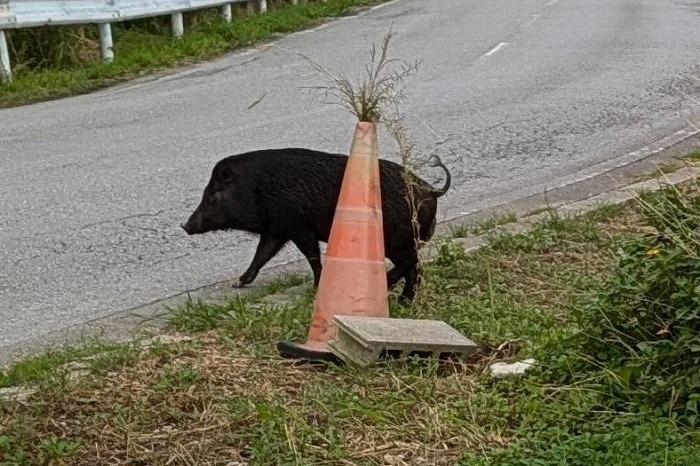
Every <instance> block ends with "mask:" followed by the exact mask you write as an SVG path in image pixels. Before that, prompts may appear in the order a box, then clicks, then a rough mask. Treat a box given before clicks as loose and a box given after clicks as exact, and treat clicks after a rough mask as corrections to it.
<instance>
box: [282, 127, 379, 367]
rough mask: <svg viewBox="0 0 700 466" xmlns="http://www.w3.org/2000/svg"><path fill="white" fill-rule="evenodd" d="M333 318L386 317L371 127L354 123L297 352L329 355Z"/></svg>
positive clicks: (376, 162)
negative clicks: (304, 332)
mask: <svg viewBox="0 0 700 466" xmlns="http://www.w3.org/2000/svg"><path fill="white" fill-rule="evenodd" d="M336 315H356V316H365V317H389V304H388V300H387V280H386V268H385V265H384V227H383V220H382V198H381V190H380V180H379V157H378V151H377V132H376V125H375V124H374V123H368V122H358V123H357V126H356V127H355V133H354V136H353V140H352V145H351V147H350V155H349V157H348V162H347V165H346V167H345V173H344V175H343V182H342V186H341V190H340V195H339V197H338V203H337V206H336V210H335V215H334V218H333V225H332V227H331V232H330V236H329V238H328V247H327V249H326V256H325V260H324V263H323V269H322V271H321V279H320V281H319V285H318V291H317V293H316V299H315V301H314V310H313V315H312V319H311V327H310V329H309V335H308V339H307V341H306V343H304V344H303V345H295V346H296V347H297V348H298V349H299V350H300V352H301V353H303V352H304V349H306V350H310V351H311V352H312V353H329V354H330V353H331V352H330V350H329V349H328V348H327V347H326V343H327V342H328V341H331V340H332V339H334V338H335V336H336V333H337V329H336V327H335V324H334V323H333V316H336ZM287 345H289V344H287ZM288 347H289V346H287V348H288ZM307 353H308V352H307Z"/></svg>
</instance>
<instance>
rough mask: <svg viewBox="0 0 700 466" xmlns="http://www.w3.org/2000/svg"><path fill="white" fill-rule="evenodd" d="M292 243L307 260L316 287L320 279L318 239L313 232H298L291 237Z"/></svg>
mask: <svg viewBox="0 0 700 466" xmlns="http://www.w3.org/2000/svg"><path fill="white" fill-rule="evenodd" d="M291 239H292V243H294V244H295V245H296V247H297V248H299V250H300V251H301V253H302V254H304V256H305V257H306V260H307V261H309V265H310V266H311V270H312V271H313V273H314V288H317V287H318V282H319V281H320V280H321V249H320V248H319V247H318V239H316V236H315V235H314V234H313V233H299V234H295V235H293V236H292V237H291Z"/></svg>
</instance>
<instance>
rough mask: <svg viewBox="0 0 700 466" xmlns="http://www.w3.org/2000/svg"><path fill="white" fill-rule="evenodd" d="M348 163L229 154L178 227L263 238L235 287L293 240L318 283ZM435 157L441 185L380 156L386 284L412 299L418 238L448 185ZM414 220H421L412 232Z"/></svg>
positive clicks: (342, 158) (318, 155)
mask: <svg viewBox="0 0 700 466" xmlns="http://www.w3.org/2000/svg"><path fill="white" fill-rule="evenodd" d="M347 160H348V157H347V156H346V155H342V154H329V153H327V152H321V151H315V150H310V149H300V148H288V149H267V150H257V151H252V152H246V153H242V154H238V155H232V156H229V157H226V158H224V159H222V160H220V161H219V162H218V163H217V164H216V165H215V166H214V169H213V171H212V174H211V179H210V180H209V183H208V184H207V186H206V188H205V189H204V195H203V197H202V201H201V203H200V204H199V206H198V207H197V209H196V210H195V211H194V212H193V213H192V215H191V216H190V218H189V220H187V223H185V224H183V225H182V228H183V229H184V230H185V231H186V232H187V234H189V235H194V234H202V233H206V232H209V231H214V230H227V229H234V230H243V231H248V232H251V233H256V234H258V235H260V242H259V243H258V246H257V249H256V251H255V256H254V257H253V260H252V262H251V264H250V266H249V267H248V269H247V270H246V271H245V272H244V273H243V275H241V276H240V278H239V286H244V285H247V284H249V283H251V282H252V281H253V280H254V279H255V277H256V276H257V275H258V272H259V271H260V269H261V268H262V267H263V266H264V265H265V264H266V263H267V262H268V261H269V260H270V259H272V258H273V257H274V256H275V254H277V253H278V252H279V251H280V249H282V246H284V245H285V244H286V243H287V242H288V241H291V242H292V243H294V244H295V245H296V247H297V248H299V250H300V251H301V252H302V253H303V254H304V256H305V257H306V259H307V260H308V262H309V265H310V266H311V269H312V271H313V274H314V287H317V286H318V283H319V279H320V277H321V251H320V248H319V241H323V242H324V243H326V242H327V241H328V236H329V234H330V231H331V225H332V223H333V217H334V213H335V207H336V203H337V201H338V196H339V194H340V187H341V183H342V179H343V174H344V171H345V165H346V163H347ZM436 160H437V161H436V163H435V166H439V167H441V168H442V169H443V170H444V171H445V174H446V177H447V179H446V181H445V185H444V186H443V187H442V188H441V189H435V188H433V187H432V186H430V185H429V184H428V183H426V182H425V181H423V180H421V179H419V178H418V177H416V176H415V175H413V174H412V173H410V172H405V171H404V168H403V167H402V166H401V165H399V164H397V163H394V162H390V161H388V160H383V159H380V160H379V172H380V183H381V196H382V214H383V225H384V249H385V255H386V257H387V258H388V259H389V260H390V261H391V262H392V263H393V266H394V267H393V268H392V269H391V270H389V272H388V273H387V282H388V286H389V288H392V287H393V286H394V285H395V284H396V283H397V282H398V281H399V280H400V279H401V278H404V279H405V284H404V289H403V291H402V293H401V299H402V300H403V301H412V300H413V298H414V296H415V290H416V286H417V285H418V281H419V277H420V265H419V261H418V249H419V246H418V244H419V243H418V242H417V241H416V238H418V239H419V240H420V242H421V243H422V242H426V241H428V240H429V239H430V238H431V237H432V235H433V233H434V232H435V215H436V211H437V198H438V197H440V196H442V195H443V194H445V193H446V192H447V190H448V189H449V188H450V183H451V175H450V172H449V170H448V169H447V167H445V165H444V164H443V163H442V162H441V161H440V160H439V159H437V158H436ZM406 175H408V177H406ZM408 180H410V181H408ZM407 181H408V182H407ZM407 185H408V186H411V188H412V192H413V199H414V201H413V205H414V206H416V208H415V209H411V208H409V202H408V201H407ZM413 211H416V215H415V217H414V216H413ZM413 218H415V219H417V221H418V222H417V230H418V231H417V234H416V232H415V229H416V226H414V225H415V223H414V222H413V221H412V219H413Z"/></svg>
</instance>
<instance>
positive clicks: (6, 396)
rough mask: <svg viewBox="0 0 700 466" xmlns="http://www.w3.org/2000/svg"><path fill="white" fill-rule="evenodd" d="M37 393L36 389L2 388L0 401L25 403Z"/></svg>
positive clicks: (0, 389)
mask: <svg viewBox="0 0 700 466" xmlns="http://www.w3.org/2000/svg"><path fill="white" fill-rule="evenodd" d="M36 392H37V390H36V389H33V388H26V387H6V388H0V400H8V401H24V400H26V399H27V398H29V397H30V396H32V395H33V394H35V393H36Z"/></svg>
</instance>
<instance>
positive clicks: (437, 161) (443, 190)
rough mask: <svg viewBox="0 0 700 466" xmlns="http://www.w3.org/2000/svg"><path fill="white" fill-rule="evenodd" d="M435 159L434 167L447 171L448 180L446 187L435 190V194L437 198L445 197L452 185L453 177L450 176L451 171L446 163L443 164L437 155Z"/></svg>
mask: <svg viewBox="0 0 700 466" xmlns="http://www.w3.org/2000/svg"><path fill="white" fill-rule="evenodd" d="M433 158H434V159H435V163H433V167H440V168H442V169H443V170H444V171H445V176H446V177H447V179H446V180H445V185H444V186H443V187H442V188H440V189H435V188H433V193H435V196H436V197H440V196H442V195H444V194H445V193H446V192H447V191H448V190H449V189H450V185H451V184H452V175H451V174H450V171H449V170H448V169H447V167H446V166H445V164H444V163H442V160H440V157H438V156H437V155H434V156H433Z"/></svg>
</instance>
